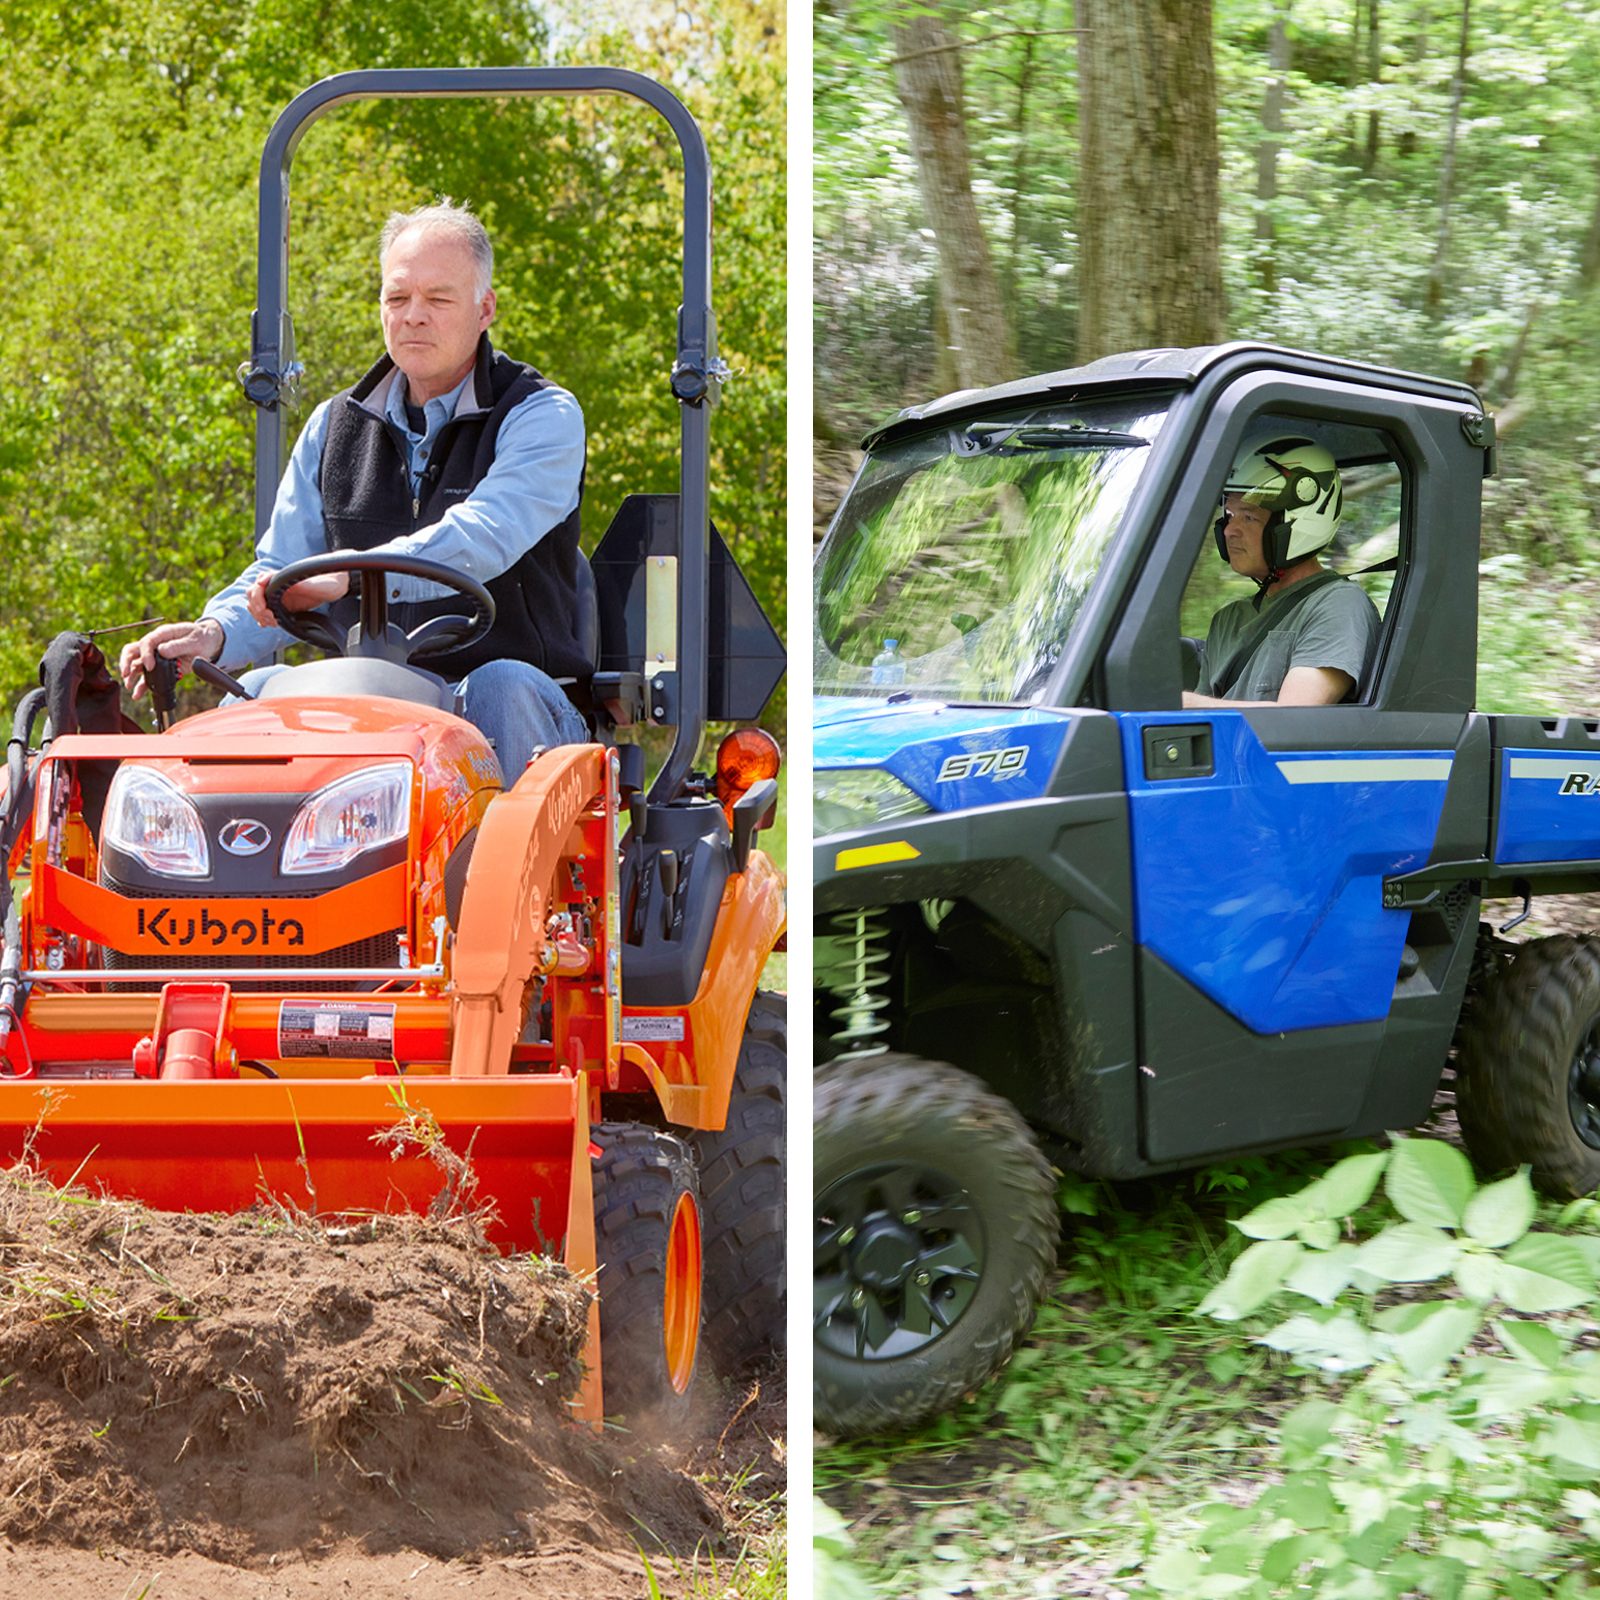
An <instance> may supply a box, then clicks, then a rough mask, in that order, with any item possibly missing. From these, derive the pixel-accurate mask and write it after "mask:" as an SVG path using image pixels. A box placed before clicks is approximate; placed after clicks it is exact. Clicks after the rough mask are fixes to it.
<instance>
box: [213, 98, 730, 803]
mask: <svg viewBox="0 0 1600 1600" xmlns="http://www.w3.org/2000/svg"><path fill="white" fill-rule="evenodd" d="M589 94H621V95H628V96H631V97H632V98H633V99H635V100H642V101H644V103H645V104H646V105H648V106H651V107H653V108H654V109H655V110H656V111H658V112H660V114H661V115H662V116H663V117H665V118H666V120H667V122H668V124H669V125H670V126H671V128H672V131H673V133H674V134H676V135H677V139H678V146H679V149H680V150H682V152H683V303H682V304H681V305H680V306H679V308H678V332H677V339H678V344H677V352H676V356H675V359H674V361H673V365H672V372H671V384H672V392H673V394H674V395H676V396H677V398H678V402H679V415H680V419H681V429H680V433H681V454H682V466H681V476H680V486H679V498H678V515H679V550H678V662H677V673H676V676H677V679H678V681H677V683H676V685H672V686H669V688H675V689H676V691H677V693H676V695H675V696H669V699H668V701H667V703H668V704H672V703H673V700H674V699H675V700H676V706H677V733H676V736H675V738H674V739H673V743H672V749H671V751H670V753H669V754H668V756H667V759H666V762H665V764H664V765H663V766H662V768H661V771H660V772H659V773H658V774H657V775H656V780H655V782H654V783H653V784H652V785H651V789H650V798H651V799H652V800H658V801H666V800H671V799H673V798H675V797H676V795H677V794H678V792H679V790H680V789H681V788H682V786H683V782H684V779H686V778H687V777H688V775H689V770H690V767H691V766H692V765H693V763H694V759H695V756H696V755H697V754H698V752H699V748H700V741H701V738H702V737H703V736H704V733H705V722H706V674H707V660H706V657H707V650H708V645H707V635H706V629H707V612H708V607H709V598H708V593H709V576H708V575H709V572H710V563H711V556H710V550H711V533H710V529H711V512H710V476H711V408H712V407H713V406H714V405H715V404H716V402H717V400H718V398H719V395H720V391H721V377H722V372H723V370H724V369H723V368H722V366H721V363H720V362H719V360H718V358H717V331H716V319H715V317H714V316H713V315H712V311H711V163H710V158H709V157H708V155H707V153H706V144H705V139H704V138H703V137H702V135H701V132H700V128H699V125H698V124H697V123H696V122H695V120H694V118H693V117H692V116H691V115H690V114H689V111H688V109H687V107H685V106H684V104H683V102H682V101H681V100H679V99H678V97H677V96H676V95H674V94H673V93H672V92H671V91H670V90H668V89H664V88H663V87H662V86H661V85H660V84H659V83H656V82H655V81H654V80H653V79H651V78H646V77H644V76H643V75H642V74H641V73H637V72H626V71H623V70H622V69H621V68H618V67H419V68H402V69H393V68H374V69H372V70H369V71H363V72H341V73H337V74H335V75H334V76H333V77H331V78H324V79H323V80H322V81H321V82H320V83H314V84H312V86H311V87H310V88H309V89H307V90H305V91H304V92H303V93H301V94H298V95H296V96H295V98H294V99H293V100H291V101H290V102H289V104H288V106H287V107H285V108H284V110H283V111H282V112H281V113H280V114H279V117H278V120H277V121H276V122H275V123H274V124H273V125H272V131H271V133H269V134H268V135H267V142H266V145H265V147H264V149H263V150H262V153H261V193H260V217H259V225H258V237H259V241H260V255H259V261H258V267H257V276H256V309H255V311H254V312H253V313H252V314H251V318H250V362H249V365H248V367H247V368H246V369H245V370H244V372H243V373H242V374H241V376H242V378H243V382H244V388H245V393H246V395H247V396H248V397H249V398H250V400H251V401H252V402H254V404H255V406H256V408H257V409H256V450H255V478H256V492H255V508H256V537H257V538H258V539H259V538H260V536H261V534H262V533H264V532H265V531H266V527H267V524H268V522H269V521H270V520H271V517H272V504H273V500H274V499H275V498H276V496H277V492H278V479H279V478H280V477H281V476H282V472H283V460H284V447H285V438H284V418H283V411H282V407H281V404H280V401H281V399H282V397H283V395H284V392H285V391H286V390H288V389H289V388H290V387H291V386H292V385H293V383H294V381H295V380H296V379H297V378H298V376H299V375H300V372H301V370H302V368H301V367H300V365H299V363H298V362H297V361H296V360H295V351H294V324H293V322H292V320H291V318H290V316H289V312H288V305H287V286H288V279H289V166H290V163H291V162H292V161H293V159H294V152H295V148H296V146H297V145H298V144H299V143H300V139H301V136H302V135H303V134H304V133H305V131H306V129H307V128H309V127H310V126H311V124H312V123H313V122H315V121H316V120H317V118H318V117H320V116H322V115H323V114H324V113H325V112H328V111H331V110H333V108H334V107H335V106H340V105H346V104H348V103H349V102H351V101H355V100H381V99H430V98H431V99H442V98H465V97H473V96H490V95H517V96H522V95H589ZM657 676H660V675H659V674H658V675H657Z"/></svg>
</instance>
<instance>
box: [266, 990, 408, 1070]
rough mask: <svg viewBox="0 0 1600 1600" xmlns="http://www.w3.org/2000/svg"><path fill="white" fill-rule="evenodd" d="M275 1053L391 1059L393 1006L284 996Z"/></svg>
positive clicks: (342, 1058)
mask: <svg viewBox="0 0 1600 1600" xmlns="http://www.w3.org/2000/svg"><path fill="white" fill-rule="evenodd" d="M278 1054H279V1055H280V1056H282V1057H285V1058H288V1057H291V1056H321V1057H324V1058H328V1059H332V1060H340V1061H392V1060H394V1006H393V1005H392V1004H391V1005H381V1004H376V1003H374V1004H370V1005H369V1004H364V1003H363V1002H361V1001H359V1000H285V1001H284V1002H283V1003H282V1004H281V1005H280V1006H279V1007H278Z"/></svg>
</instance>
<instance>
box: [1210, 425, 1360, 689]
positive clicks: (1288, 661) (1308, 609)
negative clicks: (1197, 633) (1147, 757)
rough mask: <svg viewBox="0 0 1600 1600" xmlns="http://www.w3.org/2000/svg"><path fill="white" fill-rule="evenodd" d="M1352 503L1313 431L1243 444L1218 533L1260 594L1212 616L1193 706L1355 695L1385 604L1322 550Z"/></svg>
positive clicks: (1225, 555)
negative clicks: (1330, 564) (1326, 561)
mask: <svg viewBox="0 0 1600 1600" xmlns="http://www.w3.org/2000/svg"><path fill="white" fill-rule="evenodd" d="M1343 503H1344V492H1343V489H1342V486H1341V484H1340V481H1339V469H1338V466H1337V464H1336V463H1335V461H1334V459H1333V456H1332V455H1331V454H1330V453H1329V452H1328V451H1327V450H1326V449H1324V448H1323V446H1322V445H1320V444H1316V443H1314V442H1313V441H1312V440H1310V439H1306V438H1301V437H1298V436H1295V435H1284V434H1275V435H1273V436H1272V437H1270V438H1266V439H1261V440H1258V441H1256V442H1254V443H1252V444H1250V445H1248V446H1247V447H1246V448H1245V450H1244V451H1243V452H1242V453H1241V454H1240V456H1239V459H1238V460H1237V461H1236V462H1235V463H1234V466H1233V470H1232V472H1230V473H1229V474H1228V480H1227V482H1226V484H1224V486H1223V496H1222V507H1221V511H1220V513H1219V515H1218V517H1217V521H1216V526H1215V529H1214V532H1215V536H1216V541H1217V550H1218V552H1219V553H1220V554H1221V556H1222V559H1223V560H1224V561H1226V562H1227V563H1228V565H1229V566H1231V567H1232V568H1233V570H1234V571H1235V572H1237V573H1238V574H1239V575H1240V576H1241V577H1245V578H1250V579H1253V580H1254V582H1255V584H1256V593H1255V595H1254V597H1253V598H1252V599H1248V600H1235V601H1233V602H1232V603H1231V604H1229V605H1226V606H1224V607H1223V608H1222V609H1221V610H1220V611H1218V612H1217V614H1216V615H1215V616H1214V617H1213V618H1212V619H1211V626H1210V629H1209V631H1208V632H1207V634H1206V641H1205V646H1204V649H1203V653H1202V660H1201V666H1200V676H1199V679H1198V684H1197V688H1196V689H1194V690H1185V691H1184V696H1183V703H1184V705H1186V706H1239V705H1286V706H1331V705H1337V704H1338V703H1339V702H1340V701H1342V700H1348V699H1350V698H1351V697H1352V696H1353V695H1354V694H1355V692H1356V691H1357V689H1358V687H1359V685H1360V684H1361V682H1362V680H1363V678H1364V677H1365V675H1366V672H1367V669H1368V667H1369V666H1370V665H1371V663H1372V657H1373V652H1374V650H1375V648H1376V645H1377V640H1378V612H1377V608H1376V607H1375V606H1374V605H1373V603H1372V601H1371V600H1369V599H1368V598H1367V596H1366V594H1365V592H1364V591H1363V590H1362V589H1360V588H1359V587H1358V586H1357V585H1355V584H1353V583H1351V582H1350V581H1349V579H1347V578H1342V577H1340V576H1339V575H1338V574H1337V573H1334V572H1330V571H1329V570H1328V569H1327V568H1326V567H1324V566H1323V565H1322V563H1321V561H1320V560H1318V556H1319V555H1320V554H1321V552H1322V551H1324V550H1326V549H1327V547H1328V546H1329V545H1330V544H1332V542H1333V536H1334V534H1335V533H1336V532H1337V531H1338V528H1339V514H1340V511H1341V510H1342V508H1343Z"/></svg>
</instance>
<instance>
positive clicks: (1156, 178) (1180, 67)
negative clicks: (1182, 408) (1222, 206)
mask: <svg viewBox="0 0 1600 1600" xmlns="http://www.w3.org/2000/svg"><path fill="white" fill-rule="evenodd" d="M1077 21H1078V26H1079V30H1080V32H1079V46H1078V76H1079V94H1078V121H1079V128H1080V148H1079V161H1078V166H1079V194H1078V234H1079V241H1080V243H1079V254H1080V261H1081V268H1080V277H1081V286H1080V301H1079V306H1080V309H1079V316H1078V349H1077V359H1078V360H1079V361H1092V360H1093V359H1094V358H1095V357H1097V356H1102V355H1107V354H1109V353H1111V352H1113V351H1118V350H1135V349H1148V348H1150V347H1151V346H1156V345H1200V344H1215V343H1216V342H1217V341H1218V340H1220V339H1221V338H1222V337H1223V336H1224V332H1225V329H1226V324H1227V308H1226V302H1225V300H1224V296H1223V289H1222V241H1221V234H1222V226H1221V219H1220V216H1219V210H1218V198H1217V168H1218V154H1217V91H1216V73H1215V68H1214V66H1213V62H1212V56H1211V31H1212V24H1211V4H1210V0H1078V16H1077Z"/></svg>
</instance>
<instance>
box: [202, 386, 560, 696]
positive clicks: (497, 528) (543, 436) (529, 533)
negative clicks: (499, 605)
mask: <svg viewBox="0 0 1600 1600" xmlns="http://www.w3.org/2000/svg"><path fill="white" fill-rule="evenodd" d="M405 401H406V384H405V377H404V374H402V373H401V372H400V371H399V370H398V369H397V370H395V371H394V372H393V373H391V374H390V375H389V377H387V378H386V379H384V380H383V382H382V383H381V384H380V385H379V387H378V388H377V389H375V390H374V391H373V393H372V395H371V397H370V403H371V404H372V405H373V407H374V409H376V407H377V405H378V403H380V402H381V404H382V409H383V414H384V415H385V416H387V417H388V418H389V420H390V421H391V422H393V423H394V424H395V425H396V426H397V427H398V428H399V430H400V432H401V434H402V435H403V436H404V437H405V440H406V452H407V460H406V468H407V471H408V472H409V474H410V477H411V492H412V494H413V495H415V494H417V493H418V492H419V489H420V485H421V481H422V474H423V473H424V472H426V471H427V468H428V463H429V461H430V460H431V459H432V457H433V451H434V447H435V446H436V444H437V442H438V437H439V430H440V429H441V428H442V427H443V426H444V424H445V423H446V422H447V421H448V420H449V419H450V417H452V416H454V415H455V412H456V408H457V406H459V405H462V404H463V402H464V403H465V404H466V405H468V406H471V404H472V403H473V398H472V374H471V373H470V372H469V373H468V374H467V376H466V377H465V378H463V379H462V380H461V382H460V383H458V384H457V385H456V386H455V388H453V389H452V390H450V392H449V393H448V394H442V395H438V396H436V397H435V398H434V399H432V400H430V401H428V402H427V404H426V405H425V406H424V407H423V408H422V410H423V427H422V432H421V433H417V432H416V431H414V430H413V429H412V428H411V426H410V424H409V422H408V421H407V418H406V407H405ZM331 404H332V401H329V400H324V401H323V402H322V404H321V405H319V406H318V407H317V408H316V410H315V411H313V412H312V413H311V417H310V420H309V421H308V422H307V423H306V425H305V427H304V429H302V430H301V434H300V437H299V439H298V440H296V442H295V447H294V450H293V453H292V454H291V455H290V457H289V469H288V471H287V472H285V473H284V475H283V481H282V482H281V483H280V484H279V485H278V498H277V500H276V501H275V502H274V504H273V507H272V520H271V521H270V522H269V523H268V524H267V531H266V532H265V533H264V534H263V535H262V536H261V541H260V543H259V544H258V545H257V546H256V559H255V560H254V561H252V562H251V563H250V565H249V566H248V567H246V568H245V570H244V571H243V572H242V573H240V574H239V576H238V577H237V578H236V579H234V581H233V582H232V583H230V584H229V585H228V587H227V588H226V589H223V590H222V591H221V592H220V593H218V594H216V595H213V596H212V598H211V599H210V600H208V601H207V602H206V607H205V610H204V611H203V612H202V613H201V615H202V616H206V617H214V618H215V619H216V620H217V621H218V622H219V623H221V624H222V634H223V643H222V653H221V655H220V656H219V657H218V659H217V664H218V665H219V666H220V667H222V668H223V669H224V670H225V671H228V672H238V671H241V670H242V669H243V668H245V667H247V666H250V665H251V664H252V663H253V662H257V661H262V660H264V659H265V658H266V657H268V656H270V655H272V654H274V653H275V652H276V651H278V650H281V649H283V648H284V647H285V646H286V645H289V644H291V643H293V641H292V640H291V639H290V637H289V635H288V634H286V633H285V632H284V631H283V630H282V629H281V628H264V627H262V626H261V624H260V623H258V622H256V621H255V620H254V618H252V617H251V615H250V612H249V608H248V607H247V605H246V603H245V596H246V595H247V594H248V592H249V589H250V585H251V584H252V583H254V582H255V580H256V579H257V578H259V577H261V576H263V575H264V574H267V573H272V572H276V571H278V570H279V568H281V567H286V566H288V565H289V563H290V562H291V561H299V560H301V559H302V558H303V557H305V556H311V555H325V554H326V553H327V550H328V536H327V531H326V529H325V527H324V525H323V520H322V489H321V486H320V484H319V481H318V480H319V477H320V473H321V467H322V449H323V445H324V443H325V442H326V440H327V437H328V407H329V406H330V405H331ZM583 459H584V431H583V412H582V411H581V410H580V409H579V406H578V402H577V401H576V400H574V399H573V397H572V396H571V395H570V394H568V393H567V391H566V390H565V389H554V388H552V389H540V390H538V391H536V392H535V393H533V394H531V395H529V396H528V398H527V399H526V400H524V401H522V403H521V404H520V405H517V406H515V407H513V409H512V410H511V411H510V412H509V413H507V415H506V418H505V420H504V422H502V423H501V425H500V434H499V437H498V439H497V440H496V443H495V456H494V461H493V463H492V464H491V465H490V467H489V470H488V472H487V473H485V475H484V477H483V479H482V481H481V482H480V483H479V484H478V485H477V487H476V488H475V489H474V490H473V491H472V493H471V494H470V495H469V496H468V497H467V498H466V499H465V500H459V501H456V502H455V503H453V504H452V505H451V506H450V508H449V509H448V510H447V511H446V512H445V514H444V515H443V516H442V517H441V518H440V519H439V520H438V521H437V522H436V523H434V524H433V525H432V526H431V527H427V528H422V529H420V530H419V531H418V532H416V533H408V534H404V535H402V536H401V537H400V538H398V539H391V540H390V541H389V542H388V543H387V544H381V545H378V546H377V547H376V549H377V551H383V552H391V553H393V554H396V555H408V556H423V557H425V558H426V559H428V560H429V561H439V562H442V563H443V564H444V565H445V566H447V567H454V568H455V570H456V571H457V572H462V573H465V574H466V575H467V576H468V577H469V578H476V579H477V580H478V582H480V583H487V582H488V581H489V579H490V578H496V577H498V576H499V575H500V574H501V573H502V572H504V571H506V569H507V568H509V567H511V566H513V565H515V563H516V562H517V561H518V560H519V559H520V558H521V557H522V556H523V555H524V554H526V552H527V551H529V550H531V549H532V548H533V547H534V545H536V544H537V543H538V542H539V540H540V539H542V538H543V537H544V536H545V535H546V534H547V533H548V532H549V531H550V530H551V529H552V528H554V527H556V526H557V525H558V524H560V523H562V522H564V521H565V520H566V519H567V518H568V517H569V516H571V514H572V513H573V511H575V510H576V509H577V505H578V489H579V485H580V483H581V481H582V477H583ZM387 582H388V585H389V598H390V599H391V600H406V601H409V600H433V599H437V598H439V597H441V596H443V595H445V594H448V593H449V591H448V590H447V589H444V588H442V587H441V586H440V585H439V584H436V583H426V582H424V581H423V580H422V579H420V578H401V577H395V576H391V577H390V578H388V579H387Z"/></svg>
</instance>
